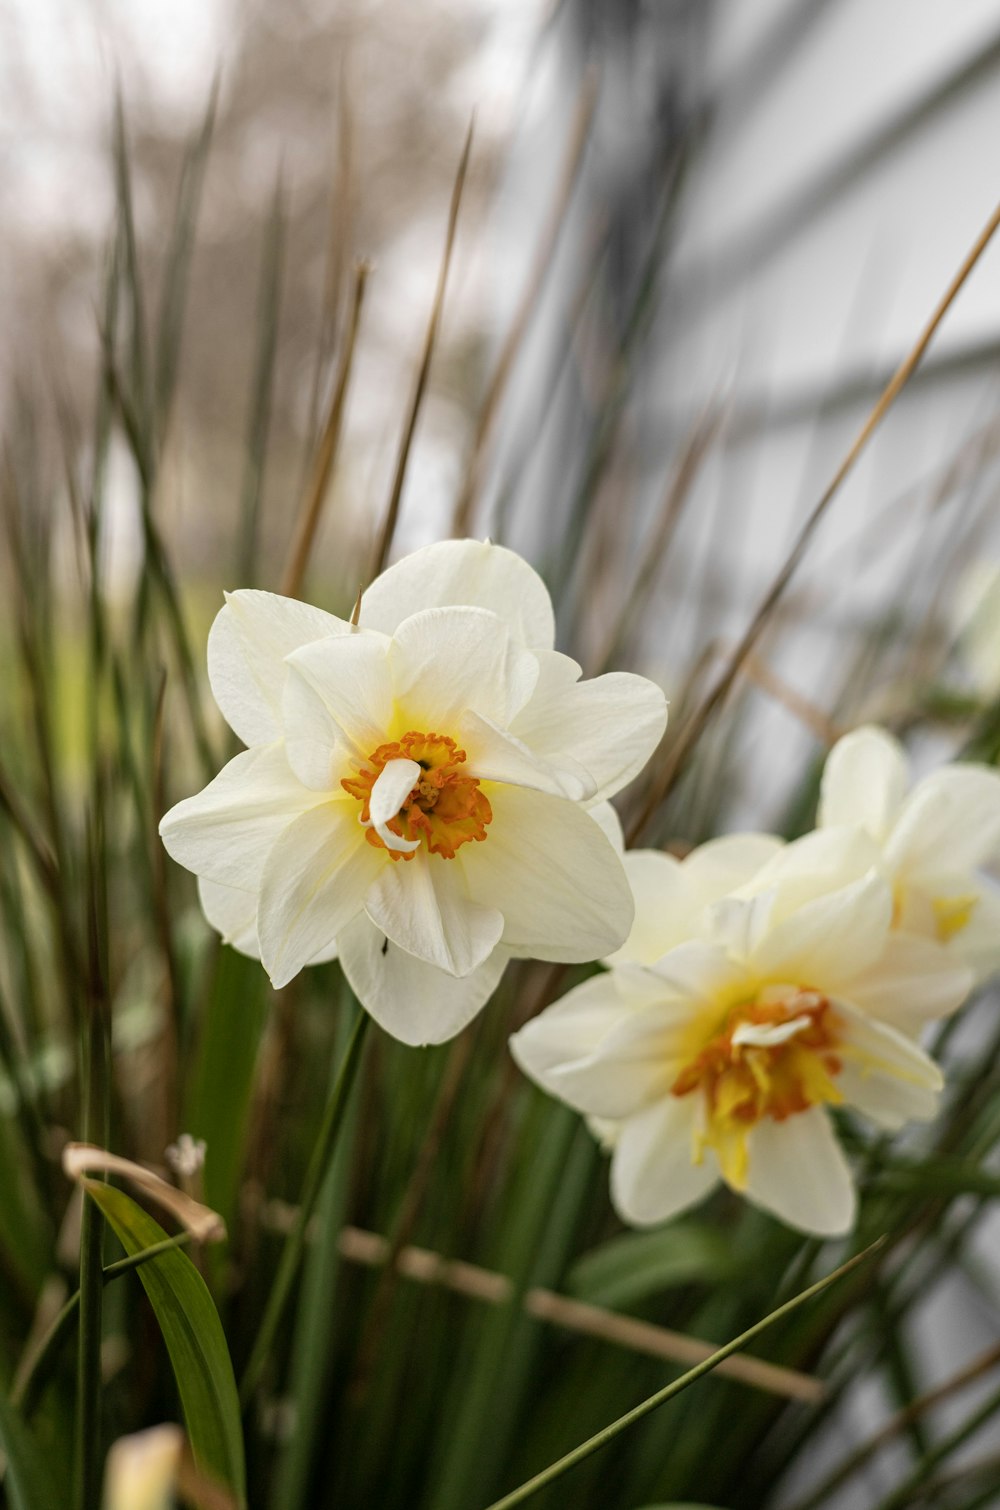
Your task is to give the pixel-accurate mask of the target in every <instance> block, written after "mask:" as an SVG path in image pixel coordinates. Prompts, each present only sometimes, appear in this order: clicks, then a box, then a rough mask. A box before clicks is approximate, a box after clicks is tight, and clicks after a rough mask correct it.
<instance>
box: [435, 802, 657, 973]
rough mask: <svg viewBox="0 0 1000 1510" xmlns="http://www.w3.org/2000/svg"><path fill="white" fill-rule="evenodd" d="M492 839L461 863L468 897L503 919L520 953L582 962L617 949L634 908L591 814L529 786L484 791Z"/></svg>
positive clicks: (466, 852)
mask: <svg viewBox="0 0 1000 1510" xmlns="http://www.w3.org/2000/svg"><path fill="white" fill-rule="evenodd" d="M485 790H486V791H487V792H488V795H489V799H490V802H491V804H492V807H493V822H492V824H491V825H490V831H489V837H488V838H487V840H486V842H485V843H483V844H467V845H465V846H464V847H463V848H462V849H461V850H459V852H458V855H457V857H456V860H455V864H456V865H457V866H459V867H460V868H461V871H462V873H463V874H464V876H465V880H466V885H467V887H468V894H469V896H470V897H474V898H475V899H476V901H477V902H479V903H480V904H481V905H483V906H485V907H492V908H495V909H496V910H497V911H498V912H499V913H501V914H502V916H503V919H504V930H503V942H504V944H505V945H506V946H507V948H508V949H510V951H511V952H512V953H513V954H520V955H529V956H533V957H534V958H536V959H549V960H562V961H565V962H566V963H570V964H572V963H576V962H578V961H582V960H589V959H593V958H595V957H596V956H598V955H601V954H608V953H610V952H611V950H612V949H615V948H617V947H618V945H619V943H620V942H621V940H622V939H623V938H624V937H625V935H626V934H627V932H628V929H629V927H630V925H631V922H632V916H633V903H632V894H631V892H630V890H629V885H628V881H627V879H626V876H625V871H624V869H623V867H622V862H621V860H620V859H619V858H618V856H617V854H616V853H615V851H614V849H613V848H612V846H611V844H610V843H609V842H608V840H607V839H606V838H605V836H604V834H603V833H602V831H601V829H600V827H599V826H598V824H596V823H595V822H594V820H593V818H591V817H590V816H589V815H588V813H587V812H586V810H585V809H584V808H582V807H580V806H579V805H578V804H577V803H574V802H569V801H567V800H565V799H564V798H561V797H552V796H549V795H548V794H547V793H544V792H535V791H531V790H529V789H528V788H526V787H513V786H509V787H508V786H495V785H493V784H492V783H490V784H488V786H487V787H486V788H485Z"/></svg>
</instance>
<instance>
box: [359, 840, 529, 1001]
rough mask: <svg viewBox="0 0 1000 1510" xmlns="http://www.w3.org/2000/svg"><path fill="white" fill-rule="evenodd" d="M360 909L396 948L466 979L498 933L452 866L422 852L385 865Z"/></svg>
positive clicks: (493, 914) (495, 915)
mask: <svg viewBox="0 0 1000 1510" xmlns="http://www.w3.org/2000/svg"><path fill="white" fill-rule="evenodd" d="M487 842H489V841H488V840H487ZM365 908H366V911H367V913H368V916H369V917H370V918H371V920H372V922H373V923H374V924H375V926H376V927H377V928H380V929H381V930H382V932H383V933H384V934H386V935H387V937H388V938H389V939H390V940H391V941H392V942H393V943H394V944H398V946H399V948H400V949H403V950H405V951H406V953H408V954H414V955H416V957H417V958H418V959H422V960H425V961H426V962H427V964H429V965H434V966H436V968H437V969H439V970H445V971H447V973H448V974H449V975H459V976H462V975H469V974H470V973H471V972H472V971H473V970H475V969H476V968H477V966H479V965H481V964H482V963H483V962H484V960H486V959H487V958H488V957H489V955H490V954H491V953H492V952H493V950H494V948H495V947H496V945H497V944H498V943H499V941H500V935H501V934H502V933H503V917H502V916H501V914H500V913H499V912H498V911H496V910H495V909H494V908H493V907H492V906H490V905H489V903H487V904H486V905H485V906H484V905H482V904H481V901H480V900H478V899H477V900H473V899H472V897H470V895H469V893H468V892H467V891H466V889H465V885H464V878H463V876H462V873H461V871H460V870H459V869H458V866H457V864H456V862H455V861H454V860H445V859H442V858H441V856H439V855H430V854H428V853H427V852H426V850H424V851H422V852H421V853H419V854H416V855H414V857H413V859H412V860H399V861H395V862H394V861H390V862H389V864H388V865H387V866H386V867H385V869H384V870H383V871H382V873H381V875H380V876H379V877H378V879H377V881H376V882H375V884H374V886H373V887H372V888H371V890H370V891H369V892H368V895H367V897H366V899H365Z"/></svg>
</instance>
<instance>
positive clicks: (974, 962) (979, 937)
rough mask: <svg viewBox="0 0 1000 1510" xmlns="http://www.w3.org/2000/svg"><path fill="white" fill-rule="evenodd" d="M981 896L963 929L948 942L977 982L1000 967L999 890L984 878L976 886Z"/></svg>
mask: <svg viewBox="0 0 1000 1510" xmlns="http://www.w3.org/2000/svg"><path fill="white" fill-rule="evenodd" d="M974 890H976V891H977V892H978V893H979V895H978V897H977V900H976V903H975V906H974V907H973V909H972V915H971V916H970V918H969V921H968V922H967V923H966V925H965V927H964V928H961V929H960V930H959V931H958V932H957V933H955V934H953V935H952V937H951V938H950V939H949V941H948V952H949V953H950V954H953V955H955V956H956V957H957V958H958V959H959V960H961V962H962V963H963V964H964V965H968V967H969V969H970V970H971V971H972V973H973V975H974V977H975V979H976V980H977V981H982V980H985V979H986V978H987V976H989V975H992V974H993V972H994V971H995V970H1000V891H998V890H997V888H996V887H995V886H991V885H989V884H987V883H985V882H983V881H980V882H979V884H978V885H977V886H976V887H975V888H974Z"/></svg>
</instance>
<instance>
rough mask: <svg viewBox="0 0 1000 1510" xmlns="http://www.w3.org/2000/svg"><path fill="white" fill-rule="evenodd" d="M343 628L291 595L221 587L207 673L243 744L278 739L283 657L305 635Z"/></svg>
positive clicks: (335, 632)
mask: <svg viewBox="0 0 1000 1510" xmlns="http://www.w3.org/2000/svg"><path fill="white" fill-rule="evenodd" d="M349 630H350V625H349V624H345V623H344V622H343V620H342V619H338V618H335V617H334V615H333V614H331V613H324V612H323V610H322V609H321V608H313V607H311V605H310V604H308V603H300V602H299V601H298V600H297V599H296V598H281V597H278V596H277V594H276V593H273V592H257V591H255V590H253V589H250V588H242V589H241V590H240V591H239V592H231V593H227V594H226V606H225V607H224V608H223V609H221V610H220V612H219V613H218V614H217V616H216V619H215V623H214V624H213V625H212V628H211V631H210V632H209V636H208V679H209V682H210V683H211V687H212V693H213V696H214V697H215V701H216V702H217V703H218V705H219V707H220V708H221V710H222V714H223V717H224V718H225V720H226V722H227V723H228V724H229V727H230V728H231V729H232V730H233V732H234V734H237V735H238V736H239V738H240V739H242V741H243V743H244V744H246V745H257V744H270V743H271V742H272V741H273V740H276V739H280V738H281V731H282V724H281V693H282V688H283V686H284V682H285V676H286V673H287V668H286V666H285V657H286V656H287V655H289V654H290V653H291V652H292V651H293V650H297V649H298V647H299V646H300V645H307V644H308V643H309V642H310V640H319V639H323V638H325V637H326V636H328V635H342V634H347V633H348V632H349Z"/></svg>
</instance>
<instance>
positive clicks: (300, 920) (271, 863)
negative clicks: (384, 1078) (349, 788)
mask: <svg viewBox="0 0 1000 1510" xmlns="http://www.w3.org/2000/svg"><path fill="white" fill-rule="evenodd" d="M392 863H393V862H392V861H391V860H389V858H388V856H387V855H386V853H385V851H384V850H377V849H375V848H374V847H373V846H372V845H371V844H369V843H368V842H367V840H366V839H365V834H364V830H363V829H362V827H361V825H360V824H359V823H358V821H357V816H356V813H355V812H354V811H353V809H352V807H351V806H349V805H345V804H344V803H340V802H326V803H322V804H321V805H320V806H318V807H316V808H313V809H312V811H310V812H308V813H303V814H302V816H301V817H300V818H296V820H295V821H294V823H290V824H289V825H288V827H287V828H286V829H285V830H284V832H283V833H282V834H281V836H280V838H279V839H278V840H277V842H276V843H275V845H274V846H273V848H272V850H271V853H270V854H269V855H268V858H267V864H266V865H265V866H264V873H263V876H262V877H261V889H260V897H259V899H258V903H257V937H258V939H259V940H260V954H261V959H262V960H263V963H264V968H265V970H266V971H267V973H268V975H269V976H270V977H271V984H272V985H273V986H274V987H275V989H278V988H280V987H281V986H284V985H287V984H288V982H289V981H290V980H291V979H292V978H293V976H296V975H298V973H299V971H300V970H301V969H302V967H303V965H308V964H310V963H311V962H312V961H313V960H314V959H315V958H316V957H317V955H319V954H321V953H322V952H323V951H324V950H329V949H331V948H333V947H334V946H335V944H336V941H337V938H338V936H339V934H340V932H341V930H342V929H343V928H346V926H347V924H348V923H349V922H351V920H352V919H353V918H355V917H356V916H357V914H358V913H359V912H360V911H361V909H362V907H363V906H364V900H365V895H366V893H367V892H368V890H369V888H370V887H371V886H372V884H373V882H374V881H375V880H376V878H377V876H378V874H379V872H380V871H381V870H382V869H383V868H384V867H388V866H389V865H391V864H392ZM401 863H402V862H401Z"/></svg>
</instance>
